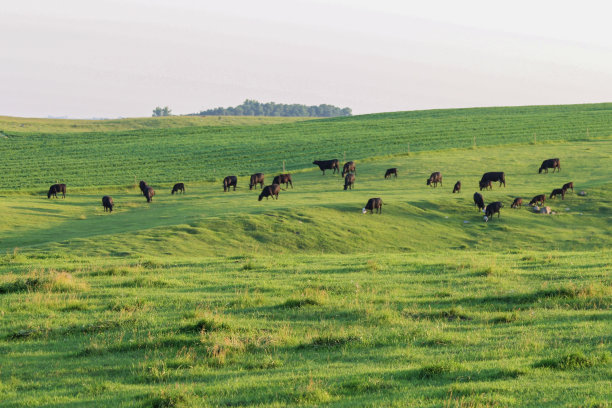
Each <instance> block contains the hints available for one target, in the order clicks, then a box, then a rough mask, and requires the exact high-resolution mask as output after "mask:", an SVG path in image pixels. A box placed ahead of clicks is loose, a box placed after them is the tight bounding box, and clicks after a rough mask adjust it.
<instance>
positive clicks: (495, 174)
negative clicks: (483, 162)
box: [479, 171, 506, 190]
mask: <svg viewBox="0 0 612 408" xmlns="http://www.w3.org/2000/svg"><path fill="white" fill-rule="evenodd" d="M488 181H490V182H494V181H499V186H500V187H501V186H502V184H503V185H504V187H506V173H504V172H503V171H491V172H488V173H485V174H483V175H482V178H481V179H480V183H479V184H480V186H481V187H480V189H481V190H482V188H483V186H484V185H486V182H488Z"/></svg>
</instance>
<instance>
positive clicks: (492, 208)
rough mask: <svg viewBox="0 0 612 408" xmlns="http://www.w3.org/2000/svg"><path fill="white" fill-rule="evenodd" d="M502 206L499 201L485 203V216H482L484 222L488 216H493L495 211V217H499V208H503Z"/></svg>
mask: <svg viewBox="0 0 612 408" xmlns="http://www.w3.org/2000/svg"><path fill="white" fill-rule="evenodd" d="M503 206H504V205H503V204H502V202H501V201H495V202H493V203H491V204H489V205H487V209H486V210H485V216H484V220H485V222H487V221H488V220H489V218H493V216H494V215H495V213H497V218H499V217H500V215H501V212H500V210H501V209H502V208H503Z"/></svg>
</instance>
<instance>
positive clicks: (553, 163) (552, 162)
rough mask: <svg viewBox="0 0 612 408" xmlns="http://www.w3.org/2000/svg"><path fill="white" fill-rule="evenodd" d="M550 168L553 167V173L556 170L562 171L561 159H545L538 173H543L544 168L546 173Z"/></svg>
mask: <svg viewBox="0 0 612 408" xmlns="http://www.w3.org/2000/svg"><path fill="white" fill-rule="evenodd" d="M548 169H553V173H554V172H555V170H558V171H561V160H559V159H558V158H555V159H548V160H544V161H543V162H542V164H541V165H540V170H538V173H540V174H541V173H542V170H545V171H546V173H548Z"/></svg>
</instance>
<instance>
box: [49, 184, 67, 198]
mask: <svg viewBox="0 0 612 408" xmlns="http://www.w3.org/2000/svg"><path fill="white" fill-rule="evenodd" d="M57 193H62V198H66V185H65V184H53V185H52V186H51V187H49V191H48V192H47V198H51V196H53V197H55V198H57Z"/></svg>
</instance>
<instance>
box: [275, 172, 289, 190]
mask: <svg viewBox="0 0 612 408" xmlns="http://www.w3.org/2000/svg"><path fill="white" fill-rule="evenodd" d="M272 184H279V185H280V184H284V185H285V188H286V189H287V188H289V184H291V188H293V181H292V180H291V174H289V173H287V174H280V175H278V176H274V180H272Z"/></svg>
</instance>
